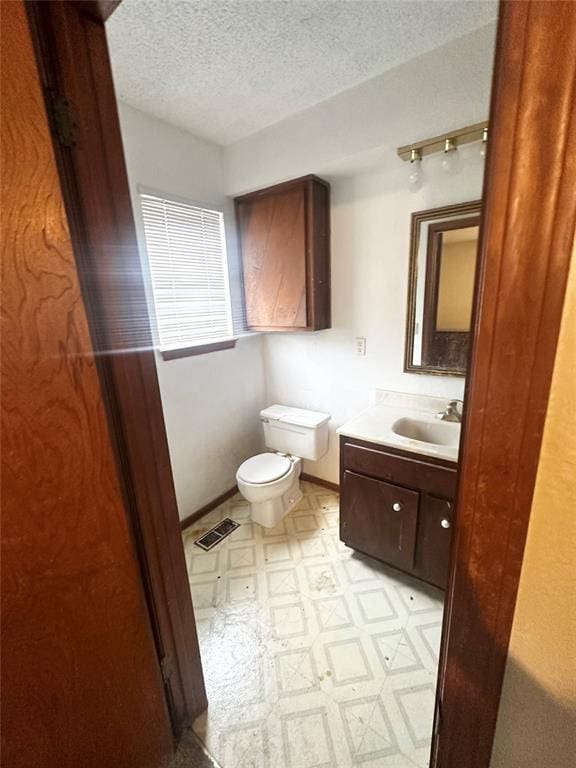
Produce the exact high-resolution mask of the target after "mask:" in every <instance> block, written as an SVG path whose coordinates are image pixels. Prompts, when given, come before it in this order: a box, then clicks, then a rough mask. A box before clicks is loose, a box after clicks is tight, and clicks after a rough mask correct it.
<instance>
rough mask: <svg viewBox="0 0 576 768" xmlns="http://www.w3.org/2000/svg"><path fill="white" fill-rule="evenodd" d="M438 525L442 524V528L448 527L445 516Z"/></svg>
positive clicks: (448, 522)
mask: <svg viewBox="0 0 576 768" xmlns="http://www.w3.org/2000/svg"><path fill="white" fill-rule="evenodd" d="M440 525H441V526H442V528H450V520H447V519H446V518H444V519H443V520H441V521H440Z"/></svg>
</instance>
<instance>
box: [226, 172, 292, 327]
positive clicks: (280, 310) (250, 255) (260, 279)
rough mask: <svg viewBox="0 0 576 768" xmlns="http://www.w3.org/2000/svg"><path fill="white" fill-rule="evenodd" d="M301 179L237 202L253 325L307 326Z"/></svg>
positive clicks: (250, 323) (248, 314) (249, 316)
mask: <svg viewBox="0 0 576 768" xmlns="http://www.w3.org/2000/svg"><path fill="white" fill-rule="evenodd" d="M305 194H306V190H305V187H304V185H303V184H299V185H295V186H288V187H286V188H283V189H282V190H278V191H271V192H269V193H267V194H261V195H258V196H255V197H251V196H247V197H246V198H245V199H244V198H240V199H238V200H237V202H236V215H237V219H238V229H239V235H240V245H241V249H242V263H243V268H244V293H245V297H246V320H247V325H248V327H249V328H251V329H253V330H297V329H304V328H306V326H307V300H306V275H307V272H306V269H307V263H306V248H307V242H306V214H305V203H306V199H305Z"/></svg>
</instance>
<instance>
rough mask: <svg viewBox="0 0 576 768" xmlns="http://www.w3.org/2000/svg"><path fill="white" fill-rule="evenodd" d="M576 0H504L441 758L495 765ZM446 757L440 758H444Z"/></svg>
mask: <svg viewBox="0 0 576 768" xmlns="http://www.w3.org/2000/svg"><path fill="white" fill-rule="evenodd" d="M575 39H576V4H574V3H572V2H551V3H543V2H535V1H534V0H533V1H531V2H523V3H517V2H512V1H510V0H505V2H503V3H502V4H501V10H500V21H499V28H498V39H497V48H496V64H495V73H494V85H493V92H492V105H491V113H490V141H489V147H488V160H487V174H486V181H485V188H484V209H483V211H484V214H483V222H482V225H481V230H482V231H481V246H480V259H479V266H478V270H479V271H478V274H477V280H478V289H479V297H480V300H479V302H478V306H477V311H476V315H475V322H474V344H473V354H472V364H471V368H470V376H469V379H468V381H467V399H466V402H467V409H466V414H465V424H464V429H463V451H462V466H461V472H460V488H459V496H458V503H457V524H456V530H455V537H454V541H453V547H452V564H451V575H450V581H449V589H448V595H447V605H446V614H445V622H444V629H443V640H442V648H441V660H440V668H439V688H438V702H439V710H440V716H439V717H438V708H437V721H436V726H437V729H438V730H439V735H438V737H437V742H436V744H435V745H433V751H432V754H433V765H435V766H440V767H441V768H462V766H466V768H488V766H489V764H490V757H491V751H492V744H493V739H494V732H495V725H496V720H497V716H498V705H499V699H500V691H501V686H502V680H503V676H504V670H505V666H506V658H507V652H508V643H509V639H510V632H511V628H512V621H513V615H514V607H515V602H516V594H517V590H518V583H519V578H520V569H521V565H522V557H523V551H524V544H525V539H526V532H527V527H528V520H529V517H530V509H531V503H532V494H533V490H534V483H535V477H536V471H537V467H538V459H539V452H540V444H541V438H542V432H543V427H544V420H545V414H546V407H547V402H548V394H549V389H550V381H551V376H552V371H553V367H554V358H555V350H556V342H557V338H558V333H559V328H560V322H561V316H562V308H563V301H564V293H565V286H566V280H567V274H568V268H569V263H570V255H571V249H572V244H573V237H574V224H575V218H576V196H575V195H574V189H576V116H575V109H576V108H575V105H576V93H575V83H576V57H574V40H575ZM434 760H435V762H434Z"/></svg>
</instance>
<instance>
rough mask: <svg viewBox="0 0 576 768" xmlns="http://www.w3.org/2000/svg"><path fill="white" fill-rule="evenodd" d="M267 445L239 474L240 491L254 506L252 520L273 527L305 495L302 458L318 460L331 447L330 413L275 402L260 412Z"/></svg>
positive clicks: (248, 460) (247, 462)
mask: <svg viewBox="0 0 576 768" xmlns="http://www.w3.org/2000/svg"><path fill="white" fill-rule="evenodd" d="M260 421H261V422H262V426H263V428H264V441H265V443H266V447H267V448H271V449H273V450H274V451H275V453H271V452H270V453H259V454H257V455H256V456H252V458H250V459H246V461H245V462H243V463H242V464H241V465H240V467H239V468H238V471H237V473H236V481H237V483H238V490H239V491H240V493H241V494H242V496H244V498H245V499H246V501H249V502H250V505H251V516H252V520H253V521H254V522H255V523H258V524H259V525H263V526H264V527H265V528H273V527H274V526H275V525H277V524H278V523H279V522H280V520H282V518H283V517H285V516H286V515H287V514H288V512H290V510H291V509H292V508H293V507H294V506H296V504H298V502H299V501H300V499H301V498H302V491H301V490H300V474H301V472H302V459H310V460H311V461H315V460H317V459H320V458H321V457H322V456H324V454H325V453H326V451H327V450H328V422H329V421H330V416H329V415H328V414H327V413H319V412H318V411H308V410H305V409H303V408H291V407H289V406H286V405H271V406H270V407H269V408H265V409H264V410H263V411H260Z"/></svg>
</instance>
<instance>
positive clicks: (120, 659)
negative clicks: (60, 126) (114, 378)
mask: <svg viewBox="0 0 576 768" xmlns="http://www.w3.org/2000/svg"><path fill="white" fill-rule="evenodd" d="M2 14H3V20H2V22H3V23H2V100H1V105H2V157H3V173H2V200H3V205H2V230H3V250H2V278H3V318H2V320H3V333H2V363H3V365H2V488H3V510H2V576H3V578H2V641H3V648H2V651H3V654H2V655H3V658H2V762H3V764H5V765H7V766H8V765H9V766H11V768H54V766H59V768H68V767H69V768H78V766H83V768H91V767H92V766H93V767H94V768H100V767H101V766H103V765H110V766H112V765H117V766H123V768H124V767H125V768H129V767H131V766H134V768H136V767H137V766H138V768H140V767H141V766H156V765H158V764H159V762H160V760H161V759H162V757H163V756H165V755H166V754H167V753H169V752H170V751H171V748H172V743H171V733H170V725H169V720H168V715H167V710H166V704H165V699H164V695H163V688H162V681H161V678H160V673H159V668H158V661H157V658H156V652H155V648H154V642H153V638H152V633H151V629H150V626H149V622H148V617H147V611H146V605H145V600H144V594H143V590H142V586H141V582H140V576H139V569H138V564H137V560H136V555H135V550H134V546H133V542H132V540H131V536H130V531H129V526H128V523H127V518H126V512H125V508H124V503H123V498H122V494H121V491H120V487H119V483H118V478H117V474H116V468H115V459H114V453H113V449H112V446H111V442H110V436H109V432H108V427H107V419H106V415H105V412H104V405H103V401H102V394H101V390H100V385H99V381H98V376H97V371H96V367H95V363H94V356H93V352H92V346H91V342H90V337H89V332H88V327H87V319H86V314H85V310H84V306H83V302H82V298H81V295H80V289H79V285H78V278H77V274H76V269H75V262H74V257H73V252H72V247H71V243H70V237H69V232H68V228H67V222H66V217H65V214H64V207H63V201H62V197H61V192H60V188H59V182H58V175H57V169H56V166H55V161H54V156H53V152H52V146H51V137H50V134H49V129H48V125H47V121H46V116H45V111H44V105H43V99H42V94H41V91H40V85H39V80H38V74H37V71H36V67H35V62H34V55H33V50H32V46H31V41H30V36H29V31H28V26H27V20H26V15H25V10H24V5H23V3H21V2H11V3H5V4H3V7H2Z"/></svg>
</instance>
